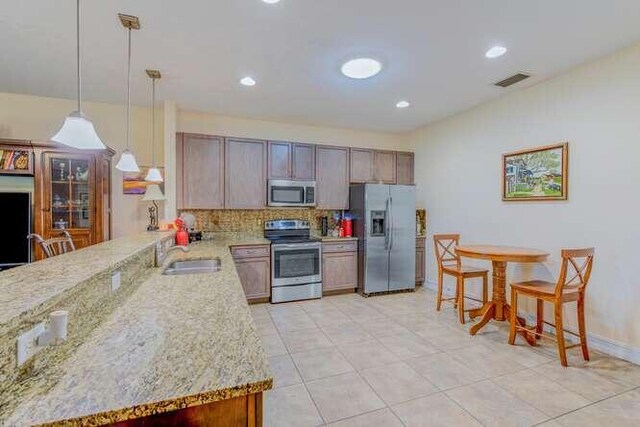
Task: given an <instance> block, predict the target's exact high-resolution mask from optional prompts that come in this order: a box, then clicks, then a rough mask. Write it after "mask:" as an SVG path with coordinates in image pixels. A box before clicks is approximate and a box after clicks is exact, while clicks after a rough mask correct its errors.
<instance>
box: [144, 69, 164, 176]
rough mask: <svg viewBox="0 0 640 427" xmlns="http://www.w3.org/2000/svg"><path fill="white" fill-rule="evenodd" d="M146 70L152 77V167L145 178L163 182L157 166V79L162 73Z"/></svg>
mask: <svg viewBox="0 0 640 427" xmlns="http://www.w3.org/2000/svg"><path fill="white" fill-rule="evenodd" d="M146 72H147V75H148V76H149V77H151V168H149V172H148V173H147V176H145V177H144V180H145V181H150V182H162V181H163V179H162V175H161V174H160V169H158V168H157V167H156V80H157V79H159V78H161V77H162V75H161V74H160V71H158V70H146Z"/></svg>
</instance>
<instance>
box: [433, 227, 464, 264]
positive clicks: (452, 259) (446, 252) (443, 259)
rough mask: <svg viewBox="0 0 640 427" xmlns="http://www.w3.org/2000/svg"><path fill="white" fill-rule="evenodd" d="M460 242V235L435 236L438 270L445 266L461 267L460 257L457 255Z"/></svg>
mask: <svg viewBox="0 0 640 427" xmlns="http://www.w3.org/2000/svg"><path fill="white" fill-rule="evenodd" d="M459 242H460V235H459V234H434V235H433V244H434V246H435V253H436V260H437V261H438V268H441V267H442V266H443V265H447V264H453V263H455V264H456V265H457V266H458V267H459V266H460V257H459V256H458V254H457V253H456V246H458V243H459Z"/></svg>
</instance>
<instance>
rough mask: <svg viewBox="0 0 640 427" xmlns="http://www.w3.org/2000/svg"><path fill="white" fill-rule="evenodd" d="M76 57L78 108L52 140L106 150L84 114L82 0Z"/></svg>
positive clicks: (78, 3)
mask: <svg viewBox="0 0 640 427" xmlns="http://www.w3.org/2000/svg"><path fill="white" fill-rule="evenodd" d="M76 42H77V49H76V59H77V73H78V75H77V84H78V109H77V110H76V111H74V112H72V113H71V114H69V116H67V118H66V119H65V120H64V123H63V124H62V127H61V128H60V130H59V131H58V133H56V134H55V135H54V136H53V138H51V140H52V141H53V142H57V143H59V144H64V145H67V146H69V147H73V148H79V149H81V150H104V149H105V148H107V147H106V146H105V145H104V144H103V143H102V141H101V140H100V137H99V136H98V134H97V133H96V130H95V128H94V127H93V123H91V121H90V120H89V119H87V118H86V117H85V115H84V114H82V73H81V64H82V62H81V59H80V0H77V1H76Z"/></svg>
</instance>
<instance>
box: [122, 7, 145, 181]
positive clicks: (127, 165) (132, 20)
mask: <svg viewBox="0 0 640 427" xmlns="http://www.w3.org/2000/svg"><path fill="white" fill-rule="evenodd" d="M118 18H119V19H120V22H121V23H122V26H123V27H125V28H126V29H127V148H125V149H124V151H123V152H122V154H120V160H119V161H118V163H117V164H116V169H118V170H120V171H122V172H140V168H139V167H138V162H136V157H135V156H134V155H133V152H132V151H131V30H132V29H133V30H139V29H140V20H139V19H138V17H137V16H131V15H125V14H122V13H119V14H118Z"/></svg>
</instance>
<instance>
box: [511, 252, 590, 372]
mask: <svg viewBox="0 0 640 427" xmlns="http://www.w3.org/2000/svg"><path fill="white" fill-rule="evenodd" d="M593 254H594V249H593V248H587V249H563V250H562V251H561V255H562V265H561V267H560V276H559V277H558V281H557V282H555V283H553V282H545V281H543V280H530V281H527V282H519V283H512V284H511V327H510V329H509V344H514V343H515V339H516V332H518V331H525V332H527V333H531V334H534V335H535V336H536V339H539V338H551V339H552V340H555V341H556V342H557V344H558V355H559V356H560V363H562V366H567V349H569V348H573V347H578V346H580V347H581V348H582V357H583V358H584V360H589V348H588V347H587V331H586V325H585V320H584V297H585V290H586V288H587V284H588V283H589V278H590V277H591V268H592V267H593ZM520 295H522V296H528V297H532V298H535V299H536V301H537V318H536V325H535V326H533V327H528V326H520V325H519V324H518V323H517V320H516V316H517V311H518V309H517V308H518V296H520ZM574 301H575V302H577V312H578V333H577V334H576V333H574V332H572V331H567V330H565V329H564V327H563V323H564V322H563V318H562V306H563V305H564V304H565V303H569V302H574ZM545 302H549V303H551V304H553V310H554V318H555V324H553V323H550V322H546V321H545V320H544V303H545ZM545 324H547V325H549V326H552V327H553V328H555V331H556V333H555V336H554V335H551V334H546V333H544V331H543V327H544V325H545ZM564 332H567V333H568V334H571V335H574V336H576V337H578V338H579V339H580V343H579V344H575V345H571V346H566V345H565V339H564Z"/></svg>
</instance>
